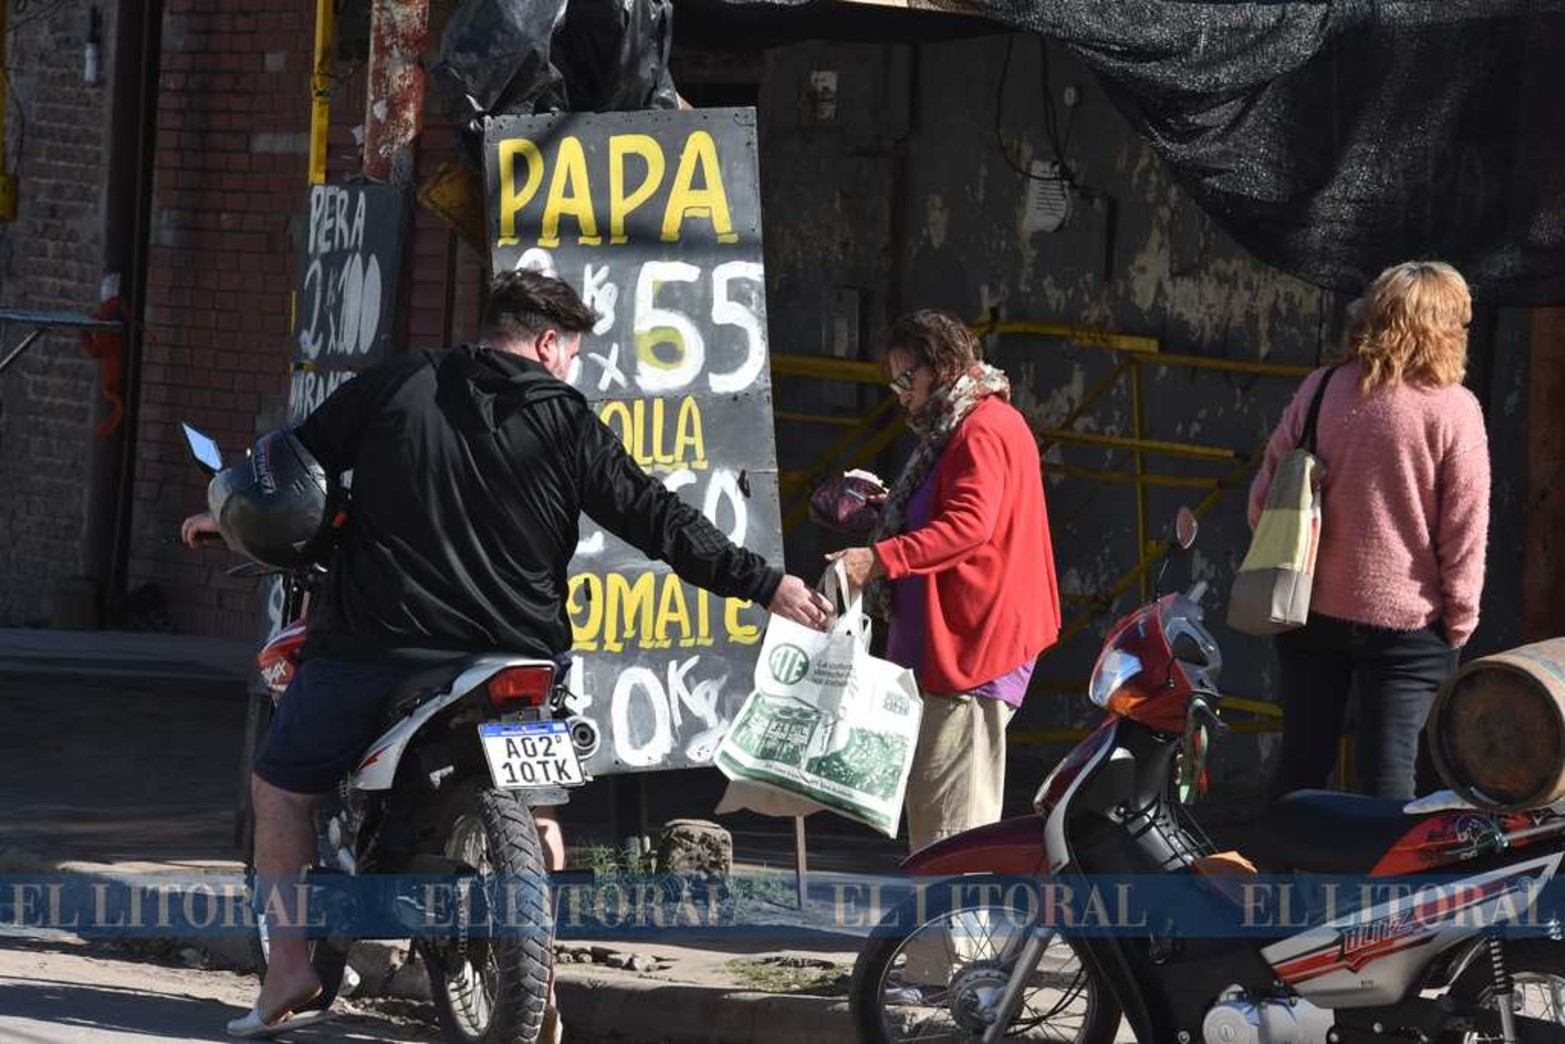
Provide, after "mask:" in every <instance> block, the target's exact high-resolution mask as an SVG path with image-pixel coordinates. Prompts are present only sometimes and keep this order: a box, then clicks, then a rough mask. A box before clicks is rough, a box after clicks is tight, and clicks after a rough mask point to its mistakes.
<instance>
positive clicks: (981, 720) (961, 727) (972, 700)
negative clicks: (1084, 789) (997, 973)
mask: <svg viewBox="0 0 1565 1044" xmlns="http://www.w3.org/2000/svg"><path fill="white" fill-rule="evenodd" d="M1014 713H1015V710H1014V709H1013V708H1012V707H1011V706H1010V705H1009V704H1008V703H1006V702H1005V701H1004V700H997V699H993V698H992V697H988V696H970V695H967V694H966V693H958V694H956V695H951V696H946V695H939V694H936V693H925V694H924V717H923V720H922V722H921V723H920V725H919V731H918V752H917V754H916V755H915V756H914V758H913V771H912V772H911V773H910V774H909V776H908V783H907V799H906V802H905V804H904V807H905V808H906V809H907V832H908V849H909V851H912V852H917V851H918V850H919V849H921V848H925V847H928V846H929V845H932V844H934V843H935V842H936V841H939V840H940V839H941V838H944V837H950V836H951V835H952V834H959V833H961V832H962V831H964V830H969V829H971V828H973V827H979V826H984V825H986V824H989V823H994V822H997V821H998V820H999V819H1000V810H1001V806H1002V804H1003V803H1004V798H1005V727H1006V725H1007V724H1009V723H1010V720H1011V715H1012V714H1014ZM972 927H973V925H972V923H971V915H969V916H968V917H964V918H961V919H959V920H957V921H954V922H948V923H945V924H932V925H929V926H927V927H925V928H924V929H923V931H921V932H920V933H918V934H917V935H916V936H915V937H914V938H912V939H910V940H909V941H908V942H907V943H906V944H905V946H904V947H903V951H902V952H903V954H904V955H905V956H906V963H905V964H904V965H903V967H902V981H903V982H904V983H907V984H910V985H913V984H917V985H928V986H937V987H938V986H944V985H945V984H946V983H947V982H948V981H949V980H950V977H951V974H952V973H953V971H954V970H955V969H956V967H957V966H959V965H960V964H962V963H965V962H966V961H968V960H972V959H973V958H974V957H975V956H978V954H977V953H975V952H974V947H975V945H976V943H977V940H976V939H975V938H974V933H973V931H972Z"/></svg>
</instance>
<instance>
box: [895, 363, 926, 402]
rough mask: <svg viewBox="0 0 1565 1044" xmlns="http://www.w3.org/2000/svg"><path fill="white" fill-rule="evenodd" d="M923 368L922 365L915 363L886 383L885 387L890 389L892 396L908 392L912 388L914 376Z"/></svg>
mask: <svg viewBox="0 0 1565 1044" xmlns="http://www.w3.org/2000/svg"><path fill="white" fill-rule="evenodd" d="M923 368H924V364H923V363H915V364H913V365H912V366H909V367H908V368H907V369H905V370H903V371H902V372H901V373H899V374H897V375H896V376H895V377H893V378H891V380H889V381H887V382H886V386H887V387H888V388H890V389H891V393H892V394H893V395H901V394H902V393H904V392H906V391H910V390H911V389H912V387H913V377H914V375H915V374H917V373H918V371H919V370H922V369H923Z"/></svg>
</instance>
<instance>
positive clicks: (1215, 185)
mask: <svg viewBox="0 0 1565 1044" xmlns="http://www.w3.org/2000/svg"><path fill="white" fill-rule="evenodd" d="M733 2H737V3H748V2H751V0H733ZM756 2H764V0H756ZM915 6H923V5H922V4H919V3H917V0H915ZM938 6H939V8H940V9H941V10H944V11H951V10H962V11H966V12H968V13H971V14H976V15H982V16H983V17H985V18H988V19H991V20H993V21H996V22H999V23H1002V24H1004V25H1008V26H1012V27H1014V28H1017V29H1025V30H1031V31H1034V32H1038V33H1042V34H1045V35H1046V36H1048V37H1050V38H1052V39H1056V40H1059V41H1060V42H1062V43H1064V44H1065V45H1066V46H1068V47H1070V48H1071V49H1072V50H1073V51H1074V52H1075V53H1076V54H1077V55H1079V56H1080V57H1081V59H1082V60H1083V61H1084V62H1085V63H1086V64H1087V65H1088V66H1089V67H1090V68H1092V70H1093V71H1094V72H1095V73H1096V74H1097V75H1098V77H1099V79H1100V80H1101V81H1102V83H1103V84H1104V86H1105V89H1106V90H1107V91H1108V93H1109V94H1110V96H1111V97H1112V98H1113V99H1114V102H1115V104H1116V105H1117V106H1118V108H1119V109H1120V111H1121V112H1122V113H1123V114H1124V115H1125V117H1126V118H1127V119H1128V120H1129V121H1130V123H1131V124H1132V125H1133V127H1134V128H1135V130H1136V131H1137V132H1138V133H1140V134H1141V135H1143V136H1144V137H1145V138H1146V139H1147V140H1148V141H1149V142H1150V143H1151V144H1152V146H1153V147H1154V148H1155V149H1156V150H1157V152H1158V153H1159V154H1160V155H1161V156H1162V158H1163V159H1164V160H1165V161H1166V162H1167V163H1168V164H1169V166H1170V167H1171V168H1172V169H1173V170H1174V171H1175V172H1176V174H1177V176H1178V178H1179V180H1180V182H1181V184H1182V185H1183V186H1184V188H1185V189H1186V190H1187V191H1188V192H1189V193H1190V195H1191V196H1192V197H1193V198H1194V199H1195V201H1196V202H1197V203H1198V204H1199V205H1200V206H1201V207H1202V208H1203V209H1204V210H1205V211H1206V212H1207V213H1208V214H1210V215H1211V216H1212V217H1213V218H1214V219H1215V220H1216V221H1217V222H1218V223H1219V224H1220V225H1222V226H1223V228H1224V229H1225V230H1226V231H1227V232H1228V233H1229V234H1230V235H1232V236H1233V237H1234V238H1235V239H1236V240H1237V241H1238V242H1240V243H1241V244H1243V245H1244V246H1245V247H1246V248H1247V249H1248V250H1249V251H1251V252H1252V253H1253V254H1255V255H1256V256H1257V257H1259V258H1260V259H1261V260H1263V261H1265V262H1267V263H1269V264H1271V265H1273V266H1275V267H1277V268H1279V269H1281V270H1283V271H1286V272H1289V273H1292V274H1293V275H1296V276H1299V277H1301V278H1303V279H1306V280H1308V281H1309V282H1312V283H1315V284H1317V285H1319V286H1323V287H1327V288H1330V289H1333V290H1339V291H1344V292H1347V293H1356V292H1358V291H1359V290H1361V289H1363V287H1364V286H1365V285H1366V284H1367V282H1368V281H1369V280H1370V279H1372V278H1373V277H1374V276H1375V274H1376V273H1378V272H1379V271H1380V270H1381V269H1382V268H1383V267H1385V266H1386V265H1388V264H1392V263H1394V262H1397V261H1403V260H1407V259H1410V258H1428V257H1436V258H1443V259H1445V260H1448V261H1450V262H1452V263H1453V264H1455V265H1456V266H1457V267H1458V268H1460V269H1461V270H1462V272H1463V273H1464V274H1465V275H1466V276H1467V278H1468V280H1469V281H1470V282H1471V284H1472V286H1473V290H1474V293H1475V295H1476V296H1477V297H1478V298H1479V299H1480V300H1482V301H1483V302H1485V303H1488V304H1500V305H1543V304H1562V303H1565V82H1562V77H1565V0H1534V2H1522V0H1482V2H1476V0H1407V2H1374V0H1348V2H1337V3H1303V2H1296V3H1218V2H1174V0H1131V2H1119V0H1115V2H1105V0H959V2H954V3H953V2H944V0H942V2H941V3H940V4H939V5H938ZM909 17H917V15H909Z"/></svg>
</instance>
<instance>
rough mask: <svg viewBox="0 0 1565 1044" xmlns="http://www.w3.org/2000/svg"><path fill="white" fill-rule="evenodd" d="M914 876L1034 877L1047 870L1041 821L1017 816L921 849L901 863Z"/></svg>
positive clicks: (964, 832)
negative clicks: (982, 875)
mask: <svg viewBox="0 0 1565 1044" xmlns="http://www.w3.org/2000/svg"><path fill="white" fill-rule="evenodd" d="M902 869H903V871H905V872H906V873H909V874H914V875H917V876H942V875H946V874H978V873H985V874H1000V875H1003V876H1007V877H1036V876H1038V875H1040V874H1045V873H1047V872H1048V869H1049V861H1048V859H1047V858H1046V854H1045V852H1044V846H1043V820H1042V819H1040V818H1039V817H1038V816H1016V817H1014V818H1011V819H1002V820H1000V822H998V823H990V824H989V825H988V826H981V827H975V828H973V829H972V830H965V831H963V832H962V833H960V834H957V835H955V836H953V837H948V838H944V839H943V840H940V841H936V842H935V843H934V844H932V845H930V846H929V847H928V848H921V849H919V850H918V851H917V852H914V853H913V854H912V855H910V856H908V857H907V858H906V859H904V860H903V861H902Z"/></svg>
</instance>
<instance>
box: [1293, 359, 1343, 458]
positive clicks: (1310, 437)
mask: <svg viewBox="0 0 1565 1044" xmlns="http://www.w3.org/2000/svg"><path fill="white" fill-rule="evenodd" d="M1336 373H1337V367H1335V366H1333V367H1332V368H1331V369H1329V370H1327V371H1326V373H1325V375H1324V376H1322V377H1321V379H1320V383H1319V384H1318V385H1316V386H1315V395H1314V397H1313V398H1312V399H1310V412H1309V413H1308V414H1306V415H1305V417H1304V432H1303V434H1301V435H1300V436H1299V446H1300V448H1301V449H1305V450H1308V451H1309V453H1310V455H1311V456H1312V457H1313V456H1319V454H1318V453H1316V452H1315V429H1316V427H1317V425H1318V424H1319V422H1320V404H1321V400H1323V399H1324V398H1326V385H1328V384H1330V383H1331V379H1332V377H1334V376H1336Z"/></svg>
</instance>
